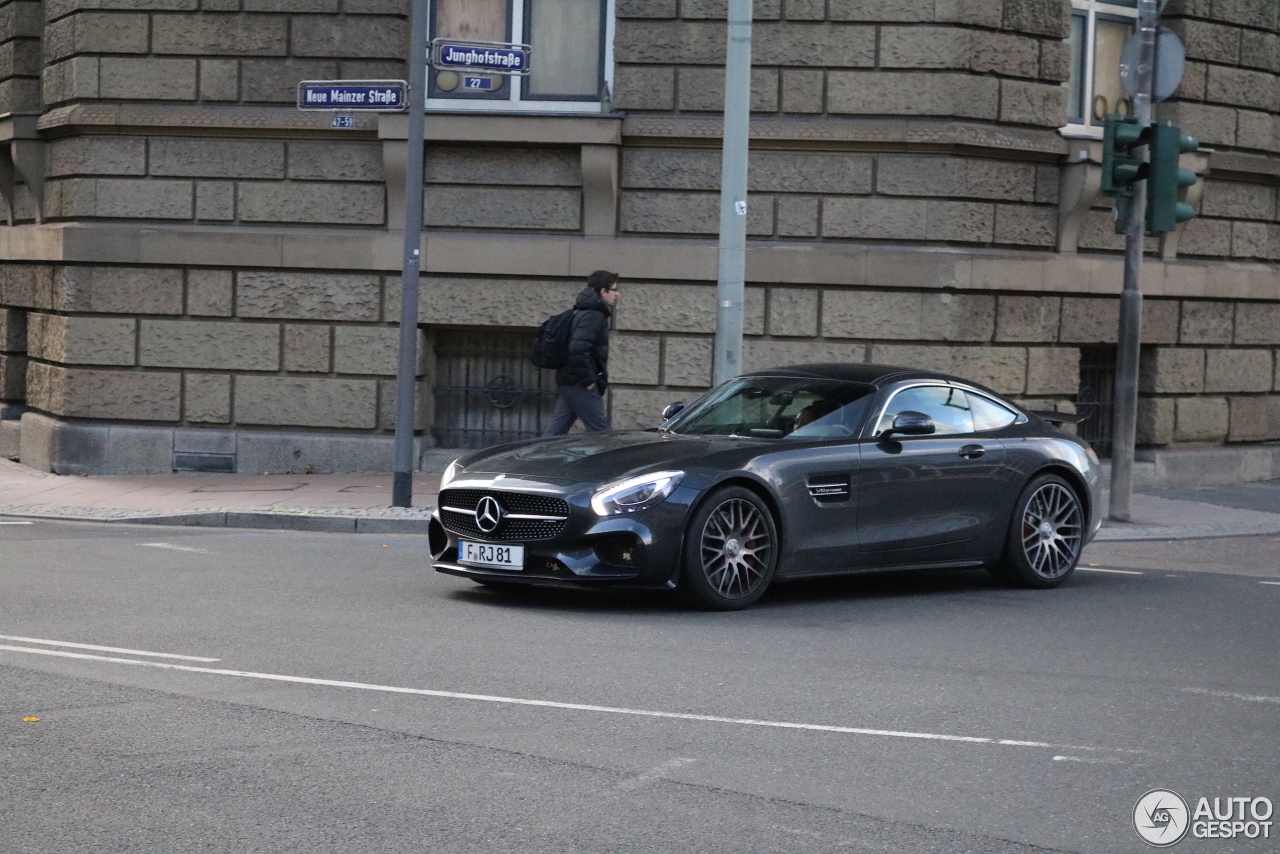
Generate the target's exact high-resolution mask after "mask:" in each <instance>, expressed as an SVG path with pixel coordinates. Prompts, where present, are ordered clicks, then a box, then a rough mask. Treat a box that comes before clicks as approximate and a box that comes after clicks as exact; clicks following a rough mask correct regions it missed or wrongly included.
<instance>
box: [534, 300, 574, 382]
mask: <svg viewBox="0 0 1280 854" xmlns="http://www.w3.org/2000/svg"><path fill="white" fill-rule="evenodd" d="M576 313H577V312H576V311H575V310H574V309H572V308H571V309H569V310H568V311H562V312H560V313H559V314H553V315H551V316H550V317H548V318H547V319H546V320H544V321H543V322H542V325H541V326H539V327H538V337H537V338H535V339H533V347H532V349H531V350H530V351H529V361H531V362H533V363H534V364H535V365H536V366H538V367H539V368H555V369H559V368H563V367H564V366H565V365H566V364H567V363H568V361H569V337H570V336H571V335H572V334H573V317H574V315H575V314H576Z"/></svg>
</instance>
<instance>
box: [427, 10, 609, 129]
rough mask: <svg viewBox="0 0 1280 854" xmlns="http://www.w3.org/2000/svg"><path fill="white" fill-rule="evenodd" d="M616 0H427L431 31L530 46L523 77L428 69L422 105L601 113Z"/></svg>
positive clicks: (606, 89)
mask: <svg viewBox="0 0 1280 854" xmlns="http://www.w3.org/2000/svg"><path fill="white" fill-rule="evenodd" d="M613 3H614V0H432V3H431V38H433V39H434V38H451V39H460V40H467V41H488V42H515V43H520V44H527V45H529V47H530V58H529V67H530V69H531V73H530V74H529V75H528V76H527V77H519V76H515V75H512V76H507V75H486V74H480V73H476V74H467V75H465V78H480V83H479V85H480V86H489V87H491V88H488V89H482V88H476V86H475V83H474V81H473V82H472V85H470V86H468V85H467V82H466V80H465V79H464V75H462V74H459V73H458V72H455V71H437V70H435V69H431V71H430V73H429V77H430V79H429V81H428V92H427V108H428V109H439V110H488V111H513V110H514V111H520V112H561V113H563V112H577V113H599V112H601V111H602V110H603V109H604V108H605V105H606V104H607V103H608V99H609V94H608V93H609V90H610V89H611V88H612V85H613Z"/></svg>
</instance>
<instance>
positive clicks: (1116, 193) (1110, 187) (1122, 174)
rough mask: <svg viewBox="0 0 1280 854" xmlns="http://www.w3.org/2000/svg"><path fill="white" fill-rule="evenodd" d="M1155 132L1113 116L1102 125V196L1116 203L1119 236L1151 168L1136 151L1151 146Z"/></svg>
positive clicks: (1117, 115) (1136, 122)
mask: <svg viewBox="0 0 1280 854" xmlns="http://www.w3.org/2000/svg"><path fill="white" fill-rule="evenodd" d="M1153 133H1154V129H1153V128H1152V127H1149V126H1144V125H1140V124H1138V120H1137V119H1136V118H1133V117H1132V116H1122V115H1119V114H1112V115H1109V116H1107V117H1106V119H1105V120H1104V123H1103V143H1102V193H1103V195H1106V196H1112V197H1114V198H1115V200H1116V233H1117V234H1123V233H1124V231H1125V228H1126V227H1127V225H1128V221H1129V217H1130V215H1131V214H1132V211H1133V195H1134V184H1136V183H1137V182H1138V181H1143V180H1146V178H1147V174H1148V170H1149V168H1150V167H1149V166H1148V164H1147V162H1146V161H1145V160H1144V159H1143V158H1142V156H1141V155H1140V154H1138V153H1136V152H1135V150H1136V149H1139V148H1142V147H1143V146H1145V145H1148V144H1150V142H1151V139H1152V136H1153Z"/></svg>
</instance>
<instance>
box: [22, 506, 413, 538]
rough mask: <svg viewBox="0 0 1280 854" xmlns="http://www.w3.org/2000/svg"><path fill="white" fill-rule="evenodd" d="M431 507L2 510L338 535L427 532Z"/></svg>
mask: <svg viewBox="0 0 1280 854" xmlns="http://www.w3.org/2000/svg"><path fill="white" fill-rule="evenodd" d="M430 512H431V511H430V508H428V509H427V510H425V511H424V513H425V514H426V515H423V516H421V517H418V518H401V519H397V518H386V517H377V516H325V515H320V514H312V513H308V512H296V511H295V512H252V511H241V510H227V511H217V512H203V513H201V512H197V513H175V514H170V515H162V516H112V517H102V516H91V515H82V514H70V513H68V514H61V513H59V514H53V513H12V512H10V513H4V514H0V516H2V517H3V518H8V519H32V520H36V519H38V520H41V521H45V522H98V523H103V524H111V525H167V526H176V527H188V528H249V529H258V530H264V529H266V530H279V531H312V532H319V533H337V534H426V533H427V525H428V524H429V523H430V519H431V517H430Z"/></svg>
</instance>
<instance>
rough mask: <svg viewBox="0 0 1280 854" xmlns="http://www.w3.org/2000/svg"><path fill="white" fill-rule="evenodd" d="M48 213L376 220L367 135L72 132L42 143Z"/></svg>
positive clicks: (378, 167) (378, 201)
mask: <svg viewBox="0 0 1280 854" xmlns="http://www.w3.org/2000/svg"><path fill="white" fill-rule="evenodd" d="M48 156H49V165H48V180H47V183H46V203H45V213H46V217H47V218H48V219H50V220H60V219H61V220H86V219H103V218H105V219H121V218H127V219H152V220H174V221H186V222H193V221H194V222H203V223H211V224H218V225H225V224H234V223H245V224H254V223H273V224H300V225H346V226H383V225H384V224H385V222H386V185H385V181H384V178H383V174H382V155H381V149H380V147H379V146H378V145H377V143H371V142H361V141H343V140H340V139H335V140H323V141H317V140H298V139H293V140H287V141H286V140H282V139H262V138H257V139H219V138H192V137H172V136H151V137H143V136H105V135H102V136H89V135H85V136H75V137H69V138H66V139H55V140H52V141H51V142H50V143H49V146H48Z"/></svg>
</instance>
